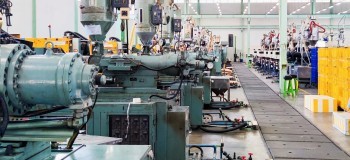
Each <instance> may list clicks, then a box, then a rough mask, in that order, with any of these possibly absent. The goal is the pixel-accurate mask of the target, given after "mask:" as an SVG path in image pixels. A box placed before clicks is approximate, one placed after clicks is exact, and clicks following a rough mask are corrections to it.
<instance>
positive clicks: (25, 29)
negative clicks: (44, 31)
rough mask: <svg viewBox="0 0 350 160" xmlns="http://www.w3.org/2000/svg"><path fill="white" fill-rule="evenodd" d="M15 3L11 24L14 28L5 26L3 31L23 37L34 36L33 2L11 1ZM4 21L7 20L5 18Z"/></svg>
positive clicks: (28, 0) (27, 0)
mask: <svg viewBox="0 0 350 160" xmlns="http://www.w3.org/2000/svg"><path fill="white" fill-rule="evenodd" d="M11 1H12V3H13V7H12V14H13V16H12V17H11V22H12V26H10V27H7V26H6V23H5V22H4V24H3V27H2V28H3V29H4V30H5V31H6V30H7V31H8V32H10V33H19V34H21V36H22V37H31V36H32V1H31V0H11ZM3 19H4V21H5V20H6V19H5V18H3Z"/></svg>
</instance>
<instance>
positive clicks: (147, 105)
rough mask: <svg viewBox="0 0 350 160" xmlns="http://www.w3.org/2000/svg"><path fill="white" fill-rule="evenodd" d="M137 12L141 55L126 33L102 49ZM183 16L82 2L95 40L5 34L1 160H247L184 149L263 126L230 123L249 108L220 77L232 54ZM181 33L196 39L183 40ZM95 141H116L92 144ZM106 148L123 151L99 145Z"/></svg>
mask: <svg viewBox="0 0 350 160" xmlns="http://www.w3.org/2000/svg"><path fill="white" fill-rule="evenodd" d="M1 2H2V3H4V4H2V3H1V4H0V5H1V6H3V5H5V7H6V6H7V7H10V6H12V3H11V2H10V1H9V0H3V1H1ZM8 4H11V5H8ZM14 5H16V4H14ZM132 6H134V7H135V9H136V10H137V12H136V13H135V17H136V18H135V20H136V21H137V23H135V24H134V27H135V33H136V34H137V35H138V37H139V38H140V40H141V42H142V48H141V47H137V46H132V45H131V44H132V42H130V41H132V40H129V39H128V37H132V36H128V34H129V33H131V34H134V33H133V32H129V30H128V27H126V28H123V27H122V28H121V32H125V33H126V34H127V35H126V37H127V40H126V43H122V47H121V46H120V45H119V47H117V46H118V44H120V43H117V42H118V41H122V42H125V41H123V40H120V39H118V38H113V37H112V38H110V41H108V42H106V41H105V39H106V34H107V32H108V31H109V30H110V28H111V27H112V25H113V24H114V22H115V21H117V20H121V21H122V24H124V25H125V24H127V23H129V22H131V21H130V19H129V18H130V14H131V13H130V9H129V8H132ZM179 10H180V9H179V8H178V6H177V5H176V4H174V3H173V1H172V0H165V1H164V2H163V1H157V2H155V3H154V2H153V1H140V0H136V1H133V0H131V1H129V0H124V1H120V0H94V1H91V0H82V1H81V4H80V11H81V23H82V24H83V25H84V27H85V29H86V30H87V31H88V32H89V38H85V37H84V36H82V35H81V34H79V33H76V32H69V31H68V32H66V33H65V37H64V38H39V39H36V38H24V39H21V38H19V37H15V36H14V35H10V34H8V33H6V32H4V31H2V35H3V36H2V38H1V43H2V45H1V46H0V58H1V61H0V73H1V74H0V80H1V81H3V84H2V85H0V103H1V108H0V111H1V112H0V116H1V117H0V120H1V125H0V159H2V160H25V159H33V160H40V159H115V158H117V159H156V160H172V159H174V160H185V159H189V158H193V157H194V156H197V159H201V156H198V155H193V154H191V150H192V149H197V150H199V151H201V152H203V149H202V148H204V147H211V148H214V154H213V159H236V158H239V159H245V158H244V156H241V157H238V156H237V157H236V155H232V156H230V155H229V154H228V153H227V152H224V148H223V147H224V145H223V144H189V143H188V137H189V136H188V134H189V132H190V131H191V129H195V128H201V129H202V130H204V131H207V132H215V133H223V132H229V131H233V130H236V129H249V128H256V125H257V124H256V123H254V122H250V121H247V120H245V119H243V118H238V119H231V118H230V117H228V116H226V115H225V114H224V112H223V111H222V110H224V109H231V108H237V107H241V106H244V104H243V103H242V102H239V101H237V100H234V101H231V100H230V92H229V91H230V77H226V76H221V75H222V73H221V69H222V67H223V66H224V64H226V56H227V46H226V45H225V44H224V43H220V41H219V40H216V39H215V38H213V36H212V35H211V33H210V31H208V30H205V29H202V30H201V31H198V28H196V27H194V25H193V24H191V23H192V20H191V18H189V19H187V20H186V21H183V20H182V19H181V18H180V17H181V16H180V15H179V13H181V12H180V11H179ZM2 11H3V13H5V12H6V13H7V10H6V9H3V10H2ZM6 13H5V14H6ZM8 15H9V14H8ZM11 15H12V14H11ZM184 22H185V24H184V25H183V24H182V23H184ZM183 26H188V27H190V29H188V28H186V27H185V28H183ZM191 27H192V28H191ZM193 28H195V29H193ZM183 30H185V31H187V30H189V31H194V30H195V31H197V32H196V36H195V37H193V36H191V37H187V38H181V36H180V33H181V32H182V31H183ZM185 35H186V33H185ZM192 35H193V33H192ZM58 41H64V42H65V43H64V44H62V43H58ZM66 44H68V46H67V45H66ZM155 46H158V47H155ZM155 48H156V49H155ZM204 108H208V109H212V110H213V111H212V112H211V113H204V112H203V109H204ZM217 115H219V116H220V117H222V119H218V120H216V119H215V118H216V117H219V116H217ZM203 117H205V121H203ZM81 132H85V133H86V134H87V135H94V136H93V137H88V138H84V137H81V135H80V133H81ZM95 136H102V137H99V138H102V139H103V138H106V137H114V138H111V139H108V138H107V140H103V142H101V141H99V142H96V143H94V142H93V141H94V140H95V139H97V138H98V137H95ZM67 139H69V140H68V141H66V140H67ZM121 139H122V141H120V140H121ZM87 141H89V142H90V141H91V145H85V144H86V143H87ZM110 141H111V142H113V143H114V142H117V141H118V143H119V144H123V145H97V144H106V143H111V142H110ZM216 148H218V149H216ZM217 150H218V151H217ZM230 152H233V151H230ZM200 155H203V153H202V154H200ZM217 156H218V157H217ZM198 157H199V158H198ZM225 157H226V158H225ZM248 157H249V156H248ZM249 159H252V157H251V155H250V157H249Z"/></svg>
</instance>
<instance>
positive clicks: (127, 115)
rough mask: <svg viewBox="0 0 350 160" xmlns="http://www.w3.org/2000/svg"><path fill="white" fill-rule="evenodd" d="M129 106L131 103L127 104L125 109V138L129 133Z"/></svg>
mask: <svg viewBox="0 0 350 160" xmlns="http://www.w3.org/2000/svg"><path fill="white" fill-rule="evenodd" d="M130 107H131V103H129V104H128V109H127V111H126V121H127V125H126V133H125V137H124V138H125V139H127V138H128V134H129V126H130V116H129V113H130Z"/></svg>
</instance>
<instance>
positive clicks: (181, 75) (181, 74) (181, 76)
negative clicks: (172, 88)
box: [149, 70, 183, 100]
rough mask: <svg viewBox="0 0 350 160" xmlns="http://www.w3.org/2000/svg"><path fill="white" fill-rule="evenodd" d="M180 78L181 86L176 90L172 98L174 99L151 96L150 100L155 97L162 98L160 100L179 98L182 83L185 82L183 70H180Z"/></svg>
mask: <svg viewBox="0 0 350 160" xmlns="http://www.w3.org/2000/svg"><path fill="white" fill-rule="evenodd" d="M180 78H181V81H180V85H179V88H178V89H177V90H176V93H175V94H174V95H173V96H172V97H163V96H159V95H151V96H150V97H149V99H152V98H153V97H157V98H160V99H163V100H172V99H174V98H175V97H177V95H178V94H179V93H180V91H181V87H182V82H183V73H182V70H180Z"/></svg>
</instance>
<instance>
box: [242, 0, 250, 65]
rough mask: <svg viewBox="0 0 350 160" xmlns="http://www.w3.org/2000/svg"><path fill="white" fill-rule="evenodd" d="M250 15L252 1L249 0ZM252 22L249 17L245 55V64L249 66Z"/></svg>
mask: <svg viewBox="0 0 350 160" xmlns="http://www.w3.org/2000/svg"><path fill="white" fill-rule="evenodd" d="M248 15H250V0H248ZM250 22H251V18H250V17H249V18H248V19H247V24H248V28H247V50H246V53H245V55H244V58H243V60H244V62H245V63H247V64H248V57H247V56H248V54H249V53H250V46H251V45H250Z"/></svg>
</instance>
